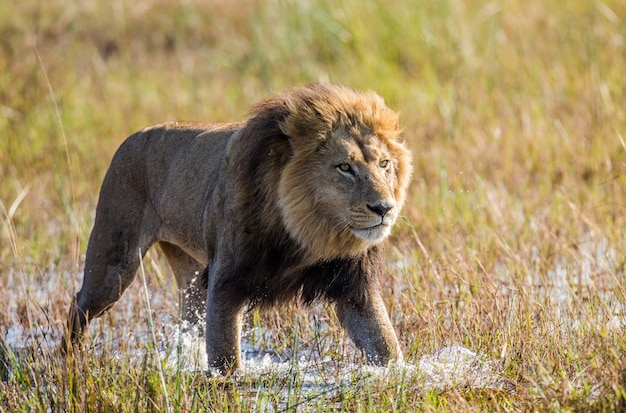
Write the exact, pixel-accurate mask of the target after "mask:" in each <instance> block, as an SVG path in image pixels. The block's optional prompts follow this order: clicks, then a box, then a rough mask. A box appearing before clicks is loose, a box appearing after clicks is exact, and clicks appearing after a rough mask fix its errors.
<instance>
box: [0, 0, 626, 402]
mask: <svg viewBox="0 0 626 413" xmlns="http://www.w3.org/2000/svg"><path fill="white" fill-rule="evenodd" d="M625 49H626V4H624V2H621V1H617V0H609V1H604V2H600V1H591V0H574V1H570V2H557V1H547V2H546V1H538V0H537V1H536V0H532V1H521V0H509V1H491V2H486V1H478V0H468V1H463V2H462V1H458V0H443V1H439V0H438V1H413V0H391V1H382V0H373V1H367V2H360V1H355V0H342V1H338V2H337V1H327V0H310V1H292V0H268V1H263V2H247V1H231V2H226V1H212V2H202V1H196V0H191V1H184V2H183V1H180V2H178V1H164V0H150V1H143V2H139V3H137V2H130V1H124V0H119V1H113V2H110V3H106V2H94V1H89V0H85V1H79V2H69V1H64V0H55V1H49V2H36V1H22V2H8V3H7V4H4V5H3V7H2V13H0V222H1V228H2V229H1V232H0V350H1V351H0V373H1V374H2V381H1V382H0V411H17V412H19V411H24V412H25V411H48V410H51V411H164V410H166V406H167V405H168V404H169V405H170V406H171V410H174V411H190V410H202V409H205V410H206V409H213V410H215V411H252V410H257V411H272V410H273V411H278V410H281V409H285V410H300V411H306V410H309V411H324V410H329V411H330V410H347V411H394V410H395V411H419V410H421V411H442V410H443V411H461V410H463V411H484V410H499V411H511V410H553V411H560V410H581V411H582V410H585V411H586V410H597V411H611V410H618V409H623V408H624V406H625V404H624V399H625V398H626V358H625V356H624V354H625V351H626V343H625V337H626V335H625V334H624V331H625V330H624V329H625V323H626V287H625V279H626V277H625V269H624V267H625V263H626V256H625V254H624V251H626V241H625V237H624V231H625V229H626V196H625V195H626V194H625V190H626V144H625V141H626V117H625V112H626V96H625V89H626V82H624V73H623V72H624V67H626V50H625ZM326 79H328V80H331V81H333V82H338V83H344V84H347V85H350V86H353V87H356V88H359V89H373V90H376V91H377V92H379V93H380V94H382V95H383V96H385V98H386V100H387V101H388V103H389V104H390V105H391V106H392V107H394V108H395V109H397V110H398V111H399V112H400V113H401V119H402V122H403V126H404V130H405V135H406V138H407V142H408V144H409V145H410V147H411V149H412V150H413V152H414V154H415V163H416V165H415V176H414V180H413V184H412V186H411V189H410V197H409V200H408V202H407V204H408V205H407V206H406V208H405V210H404V215H405V217H404V218H403V220H402V223H401V224H400V225H399V226H398V228H397V229H396V231H395V233H394V235H393V237H392V239H391V240H390V242H389V243H388V262H389V265H388V277H387V278H386V279H385V280H384V287H385V297H386V300H387V305H388V308H389V309H390V312H391V315H392V319H393V322H394V325H395V326H396V328H397V332H398V334H399V336H400V339H401V342H402V346H403V348H404V349H405V352H406V358H407V361H408V362H409V363H412V364H417V363H418V362H419V360H420V358H421V357H422V356H424V355H429V354H432V353H434V352H435V351H437V350H439V349H441V348H443V347H445V346H448V345H453V344H460V345H463V346H465V347H467V348H469V349H471V350H473V351H475V352H478V353H480V354H483V355H485V356H486V357H488V358H489V359H490V360H492V361H493V362H494V363H495V364H496V365H497V371H498V373H499V374H500V375H501V376H502V377H503V379H504V380H505V381H506V382H507V383H509V385H508V386H506V387H505V388H504V389H501V390H496V389H476V388H471V386H470V387H469V388H467V387H458V386H452V387H448V388H446V389H444V390H433V389H432V388H429V387H428V386H425V385H424V383H423V382H420V380H419V379H408V378H405V379H402V378H391V379H389V380H386V381H385V380H374V379H371V378H368V376H367V374H365V373H363V372H361V373H355V374H354V383H353V385H347V386H344V384H346V383H345V382H344V381H341V380H340V378H339V377H337V383H339V384H338V386H337V387H335V388H333V387H332V386H327V387H325V388H323V389H322V390H320V391H314V392H313V393H311V392H310V388H308V387H307V385H305V384H304V383H303V381H302V380H303V378H302V376H301V375H300V374H298V372H297V369H295V370H294V371H295V373H294V374H292V375H289V374H287V375H284V374H283V375H280V374H275V375H269V376H255V375H246V374H242V375H241V376H240V377H238V378H237V379H236V380H235V379H232V380H230V379H229V380H216V379H207V378H206V377H205V375H204V374H203V373H202V372H197V373H193V372H191V371H189V370H181V369H180V368H179V369H176V368H174V370H172V371H169V370H167V369H165V370H164V371H163V374H164V380H163V381H164V382H165V384H164V386H165V389H164V388H163V384H162V383H163V382H162V381H161V379H160V376H159V374H160V373H159V372H160V370H159V366H161V363H162V361H163V360H161V359H159V356H158V354H163V352H165V353H166V354H172V353H175V352H176V349H175V348H161V349H159V350H162V351H161V352H158V351H155V349H152V350H149V349H150V348H151V347H150V346H153V347H154V344H152V339H151V336H150V335H149V334H152V333H154V334H155V339H156V342H157V344H156V345H160V346H166V343H169V342H168V341H167V339H166V337H167V336H168V334H170V333H171V332H172V331H176V328H177V327H176V325H177V320H178V310H177V306H176V304H177V302H178V295H177V292H176V291H175V288H174V285H173V282H172V277H171V272H170V270H169V268H168V267H167V265H166V264H165V262H164V260H163V259H162V257H161V256H160V254H159V251H158V250H154V251H152V252H151V253H149V254H148V256H147V257H146V261H145V273H146V284H147V288H148V290H149V291H150V304H151V306H150V310H151V312H150V314H151V315H152V317H153V319H154V325H153V327H152V329H150V328H149V327H148V325H147V323H146V322H145V320H146V314H147V313H146V311H147V310H146V304H145V303H144V302H143V301H142V297H143V296H144V292H143V286H141V285H139V284H140V283H135V284H133V285H132V286H131V287H130V289H129V291H128V292H127V294H125V295H124V297H123V298H122V299H121V300H120V302H119V303H118V305H117V306H116V307H115V308H114V309H113V310H112V311H111V313H110V314H109V315H107V316H105V317H104V318H103V319H102V320H99V321H98V322H96V323H95V324H94V326H93V328H92V329H91V336H92V337H91V339H90V340H88V346H90V347H91V351H89V352H87V354H81V355H74V357H70V359H69V360H66V359H64V358H62V357H58V354H56V347H57V346H58V343H59V338H60V337H61V335H62V334H63V329H64V323H65V321H64V319H65V313H66V310H67V307H68V305H69V302H70V300H71V296H72V295H73V294H74V293H75V291H76V288H77V287H78V285H79V284H80V279H81V274H80V270H81V268H82V264H83V262H82V260H83V254H84V251H85V248H86V240H87V237H88V235H89V231H90V229H91V225H92V222H93V211H94V208H95V203H96V200H97V194H98V190H99V185H100V182H101V180H102V177H103V175H104V172H105V170H106V168H107V167H108V164H109V162H110V159H111V156H112V154H113V153H114V151H115V149H116V148H117V147H118V145H119V144H120V143H121V142H122V140H123V139H124V138H125V137H126V136H128V135H129V134H130V133H132V132H133V131H135V130H137V129H139V128H142V127H144V126H147V125H151V124H154V123H159V122H162V121H166V120H172V119H180V120H185V119H189V120H192V119H196V120H203V119H204V120H212V121H231V120H240V119H243V118H245V116H246V109H247V107H249V105H250V104H251V103H252V102H254V101H256V100H258V99H260V98H263V97H267V96H269V95H271V94H272V93H273V92H276V91H281V90H284V89H287V88H289V87H291V86H294V85H300V84H303V83H307V82H313V81H318V80H326ZM297 320H300V321H297ZM252 328H254V329H252ZM247 331H249V333H248V334H249V336H247V337H246V340H248V341H249V342H251V343H252V345H253V346H254V347H255V348H259V349H271V350H273V351H275V352H276V353H278V354H282V355H286V356H287V357H288V358H290V359H291V360H293V361H294V362H296V361H297V360H298V354H314V355H320V356H319V357H322V356H321V354H323V355H330V356H332V360H335V361H334V362H336V363H338V365H339V367H337V368H330V369H329V373H328V375H329V376H330V377H332V376H333V375H338V373H337V372H338V371H341V368H340V367H341V360H345V359H347V360H351V361H353V360H355V361H359V360H360V359H359V358H358V355H354V349H353V348H352V347H351V345H350V343H349V341H348V340H347V338H346V337H345V335H344V333H343V332H342V331H341V329H340V328H339V327H338V323H337V322H336V320H335V318H334V315H333V314H332V309H331V308H327V307H325V306H320V307H319V308H314V309H312V310H305V309H299V308H288V309H282V310H276V311H272V312H270V313H269V314H253V315H252V316H251V317H249V319H248V321H247ZM296 350H297V351H296ZM295 353H298V354H295ZM170 357H174V355H173V354H172V355H171V356H170ZM324 365H325V364H324V363H322V362H320V366H322V367H323V366H324ZM168 375H169V376H168ZM285 389H287V390H285ZM166 395H168V396H169V397H168V398H167V399H166V398H165V396H166Z"/></svg>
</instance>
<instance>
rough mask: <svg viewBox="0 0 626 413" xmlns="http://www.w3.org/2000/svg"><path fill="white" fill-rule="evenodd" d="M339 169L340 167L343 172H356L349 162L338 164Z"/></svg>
mask: <svg viewBox="0 0 626 413" xmlns="http://www.w3.org/2000/svg"><path fill="white" fill-rule="evenodd" d="M337 169H339V171H340V172H343V173H348V174H354V170H353V169H352V166H351V165H350V164H349V163H341V164H339V165H337Z"/></svg>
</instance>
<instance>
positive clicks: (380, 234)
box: [350, 222, 391, 242]
mask: <svg viewBox="0 0 626 413" xmlns="http://www.w3.org/2000/svg"><path fill="white" fill-rule="evenodd" d="M350 229H351V230H352V233H353V234H354V235H356V236H357V237H358V238H360V239H362V240H364V241H368V242H380V241H382V240H383V239H385V238H386V237H387V236H388V235H389V233H390V232H391V226H390V225H388V224H386V223H385V222H381V223H378V224H375V225H372V226H369V227H356V226H350Z"/></svg>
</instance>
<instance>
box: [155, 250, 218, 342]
mask: <svg viewBox="0 0 626 413" xmlns="http://www.w3.org/2000/svg"><path fill="white" fill-rule="evenodd" d="M159 245H160V246H161V250H162V251H163V253H164V254H165V256H166V257H167V261H168V262H169V264H170V266H171V267H172V270H173V271H174V275H175V276H176V283H177V285H178V289H179V291H180V294H181V315H182V319H183V321H185V322H187V325H186V326H185V327H186V328H189V329H198V331H199V332H202V329H203V324H204V319H205V314H206V297H207V290H206V283H205V282H204V280H203V278H202V274H203V270H204V268H205V266H204V265H202V264H200V263H199V262H198V261H196V260H195V259H194V258H192V257H191V256H190V255H189V254H187V253H186V252H184V251H183V250H182V249H181V248H179V247H178V246H176V245H174V244H171V243H169V242H163V241H161V242H159Z"/></svg>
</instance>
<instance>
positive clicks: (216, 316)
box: [206, 279, 245, 374]
mask: <svg viewBox="0 0 626 413" xmlns="http://www.w3.org/2000/svg"><path fill="white" fill-rule="evenodd" d="M221 281H223V279H222V280H217V282H215V281H214V282H209V287H208V292H207V312H206V351H207V356H208V362H209V367H210V368H214V369H218V370H219V371H220V372H221V373H224V374H227V373H232V372H233V371H234V370H236V369H238V368H239V367H241V344H240V342H241V324H242V318H243V311H244V307H245V297H244V296H243V295H241V294H238V292H237V291H236V289H232V288H228V286H227V285H225V283H224V282H221Z"/></svg>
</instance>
